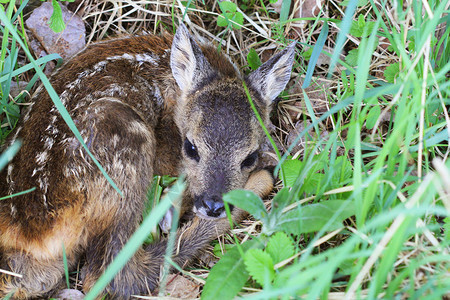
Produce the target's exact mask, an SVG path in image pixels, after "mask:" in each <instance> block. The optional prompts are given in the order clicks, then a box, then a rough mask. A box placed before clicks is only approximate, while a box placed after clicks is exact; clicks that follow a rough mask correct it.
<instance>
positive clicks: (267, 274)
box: [244, 249, 275, 286]
mask: <svg viewBox="0 0 450 300" xmlns="http://www.w3.org/2000/svg"><path fill="white" fill-rule="evenodd" d="M244 262H245V266H246V268H247V271H248V273H249V274H250V275H251V276H252V277H253V279H254V280H255V281H256V282H258V283H259V284H260V285H262V286H264V285H266V284H267V283H270V282H272V281H273V279H274V278H275V270H274V267H273V260H272V257H271V256H270V255H269V254H268V253H266V252H263V251H262V250H261V249H250V250H248V251H247V253H245V258H244Z"/></svg>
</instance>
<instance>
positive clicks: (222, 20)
mask: <svg viewBox="0 0 450 300" xmlns="http://www.w3.org/2000/svg"><path fill="white" fill-rule="evenodd" d="M227 18H228V16H227ZM217 26H220V27H226V26H228V21H227V19H225V17H224V16H223V15H219V16H218V17H217Z"/></svg>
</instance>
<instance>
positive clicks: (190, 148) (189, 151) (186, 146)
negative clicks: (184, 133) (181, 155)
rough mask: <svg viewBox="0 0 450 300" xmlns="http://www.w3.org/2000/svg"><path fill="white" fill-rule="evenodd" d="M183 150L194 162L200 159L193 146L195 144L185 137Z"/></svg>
mask: <svg viewBox="0 0 450 300" xmlns="http://www.w3.org/2000/svg"><path fill="white" fill-rule="evenodd" d="M184 152H185V153H186V155H187V156H188V157H189V158H192V159H193V160H195V161H196V162H198V161H199V160H200V156H199V155H198V151H197V147H195V145H194V144H192V143H191V142H190V141H189V140H188V139H187V138H186V139H185V140H184Z"/></svg>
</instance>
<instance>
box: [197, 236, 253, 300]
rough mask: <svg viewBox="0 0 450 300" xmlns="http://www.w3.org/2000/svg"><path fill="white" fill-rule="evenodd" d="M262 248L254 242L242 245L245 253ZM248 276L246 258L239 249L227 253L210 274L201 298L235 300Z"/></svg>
mask: <svg viewBox="0 0 450 300" xmlns="http://www.w3.org/2000/svg"><path fill="white" fill-rule="evenodd" d="M260 247H262V245H261V244H260V243H258V242H257V241H254V240H251V241H247V242H245V243H243V244H242V245H241V248H242V250H243V251H247V250H248V249H252V248H260ZM248 275H249V274H248V272H247V269H246V268H245V264H244V258H243V257H242V256H241V254H240V252H239V249H238V247H234V248H233V249H230V250H229V251H228V252H227V253H225V255H224V256H223V257H222V258H221V259H220V260H219V262H218V263H216V264H215V265H214V267H213V268H212V269H211V271H210V272H209V275H208V279H207V280H206V283H205V286H204V287H203V291H202V296H201V298H202V299H203V300H209V299H212V300H215V299H224V300H226V299H233V298H234V297H235V296H236V295H237V293H239V291H240V290H241V288H242V287H243V286H244V284H245V282H246V281H247V278H248Z"/></svg>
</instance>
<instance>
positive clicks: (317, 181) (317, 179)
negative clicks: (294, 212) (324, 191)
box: [301, 173, 326, 194]
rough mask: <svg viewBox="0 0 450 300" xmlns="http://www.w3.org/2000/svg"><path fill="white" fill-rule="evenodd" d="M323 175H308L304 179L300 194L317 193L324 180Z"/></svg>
mask: <svg viewBox="0 0 450 300" xmlns="http://www.w3.org/2000/svg"><path fill="white" fill-rule="evenodd" d="M325 178H326V177H325V174H323V173H310V174H308V176H307V177H306V179H305V183H304V184H303V187H302V190H301V192H306V193H307V194H314V193H316V192H317V188H318V187H320V186H321V185H322V183H323V182H324V180H325Z"/></svg>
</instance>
